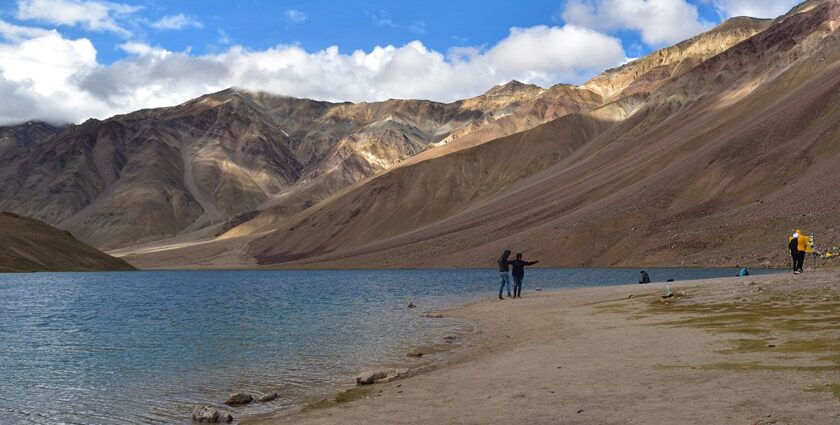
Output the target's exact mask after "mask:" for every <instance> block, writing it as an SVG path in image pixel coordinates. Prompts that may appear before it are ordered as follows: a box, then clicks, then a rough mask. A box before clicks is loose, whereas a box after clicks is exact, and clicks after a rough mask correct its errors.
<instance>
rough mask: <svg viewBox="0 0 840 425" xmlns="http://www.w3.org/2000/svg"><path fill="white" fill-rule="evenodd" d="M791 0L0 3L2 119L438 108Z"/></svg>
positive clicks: (544, 81) (575, 74)
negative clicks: (190, 105)
mask: <svg viewBox="0 0 840 425" xmlns="http://www.w3.org/2000/svg"><path fill="white" fill-rule="evenodd" d="M796 3H798V1H797V0H519V1H510V0H507V1H496V0H482V1H477V0H446V1H444V0H425V1H422V2H421V1H417V2H408V1H399V2H397V1H384V0H343V1H326V0H308V1H304V0H273V1H269V0H244V1H230V0H226V1H221V0H181V1H177V2H173V1H169V2H166V1H162V0H114V1H101V0H0V125H10V124H17V123H21V122H26V121H29V120H44V121H48V122H52V123H57V124H60V123H79V122H82V121H84V120H86V119H88V118H91V117H93V118H98V119H104V118H107V117H110V116H112V115H115V114H120V113H127V112H131V111H134V110H137V109H142V108H150V107H160V106H170V105H176V104H179V103H182V102H185V101H187V100H190V99H193V98H196V97H198V96H201V95H203V94H207V93H212V92H215V91H219V90H223V89H226V88H228V87H234V86H235V87H241V88H243V89H248V90H259V91H266V92H270V93H275V94H280V95H287V96H295V97H305V98H313V99H319V100H330V101H354V102H358V101H379V100H385V99H389V98H413V99H430V100H436V101H442V102H449V101H454V100H457V99H463V98H466V97H470V96H476V95H479V94H481V93H483V92H485V91H486V90H488V89H489V88H491V87H492V86H493V85H496V84H501V83H505V82H508V81H510V80H513V79H516V80H519V81H522V82H527V83H533V84H538V85H540V86H543V87H549V86H551V85H554V84H557V83H572V84H580V83H583V82H585V81H586V80H587V79H588V78H591V77H592V76H594V75H597V74H598V73H600V72H601V71H603V70H605V69H607V68H610V67H613V66H616V65H620V64H622V63H625V62H627V61H629V60H632V59H633V58H636V57H640V56H643V55H646V54H648V53H650V52H652V51H655V50H657V49H659V48H662V47H667V46H669V45H672V44H675V43H677V42H679V41H682V40H684V39H687V38H690V37H692V36H694V35H696V34H699V33H701V32H703V31H705V30H708V29H710V28H712V27H713V26H715V25H717V24H719V23H720V22H722V21H723V20H725V19H727V18H729V17H732V16H742V15H748V16H754V17H762V18H774V17H776V16H778V15H781V14H783V13H785V12H787V11H788V10H790V9H791V8H792V7H793V6H794V5H795V4H796Z"/></svg>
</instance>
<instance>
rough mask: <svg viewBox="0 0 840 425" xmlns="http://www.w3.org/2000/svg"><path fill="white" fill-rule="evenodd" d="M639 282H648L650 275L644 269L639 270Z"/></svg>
mask: <svg viewBox="0 0 840 425" xmlns="http://www.w3.org/2000/svg"><path fill="white" fill-rule="evenodd" d="M639 283H650V275H648V272H646V271H644V270H642V271H641V272H639Z"/></svg>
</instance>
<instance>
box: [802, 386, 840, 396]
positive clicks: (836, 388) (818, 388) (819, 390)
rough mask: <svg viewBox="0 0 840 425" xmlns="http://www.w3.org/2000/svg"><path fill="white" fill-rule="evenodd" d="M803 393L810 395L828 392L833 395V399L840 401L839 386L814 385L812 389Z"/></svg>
mask: <svg viewBox="0 0 840 425" xmlns="http://www.w3.org/2000/svg"><path fill="white" fill-rule="evenodd" d="M805 391H808V392H812V393H823V392H830V393H832V394H834V398H836V399H837V400H840V384H825V385H814V386H813V387H810V388H808V389H806V390H805Z"/></svg>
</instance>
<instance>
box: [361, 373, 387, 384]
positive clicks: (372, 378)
mask: <svg viewBox="0 0 840 425" xmlns="http://www.w3.org/2000/svg"><path fill="white" fill-rule="evenodd" d="M386 376H388V372H386V371H384V370H369V371H367V372H362V373H360V374H359V375H358V376H356V384H358V385H370V384H373V383H374V382H376V380H377V379H382V378H385V377H386Z"/></svg>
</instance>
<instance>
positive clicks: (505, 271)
mask: <svg viewBox="0 0 840 425" xmlns="http://www.w3.org/2000/svg"><path fill="white" fill-rule="evenodd" d="M509 257H510V250H509V249H506V250H505V251H504V252H503V253H502V256H501V257H500V258H499V261H497V263H498V264H499V276H501V278H502V286H500V287H499V299H500V300H503V299H504V298H502V293H503V291H504V289H505V286H507V295H508V298H510V296H511V294H510V272H509V270H510V260H509V259H508V258H509Z"/></svg>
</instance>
